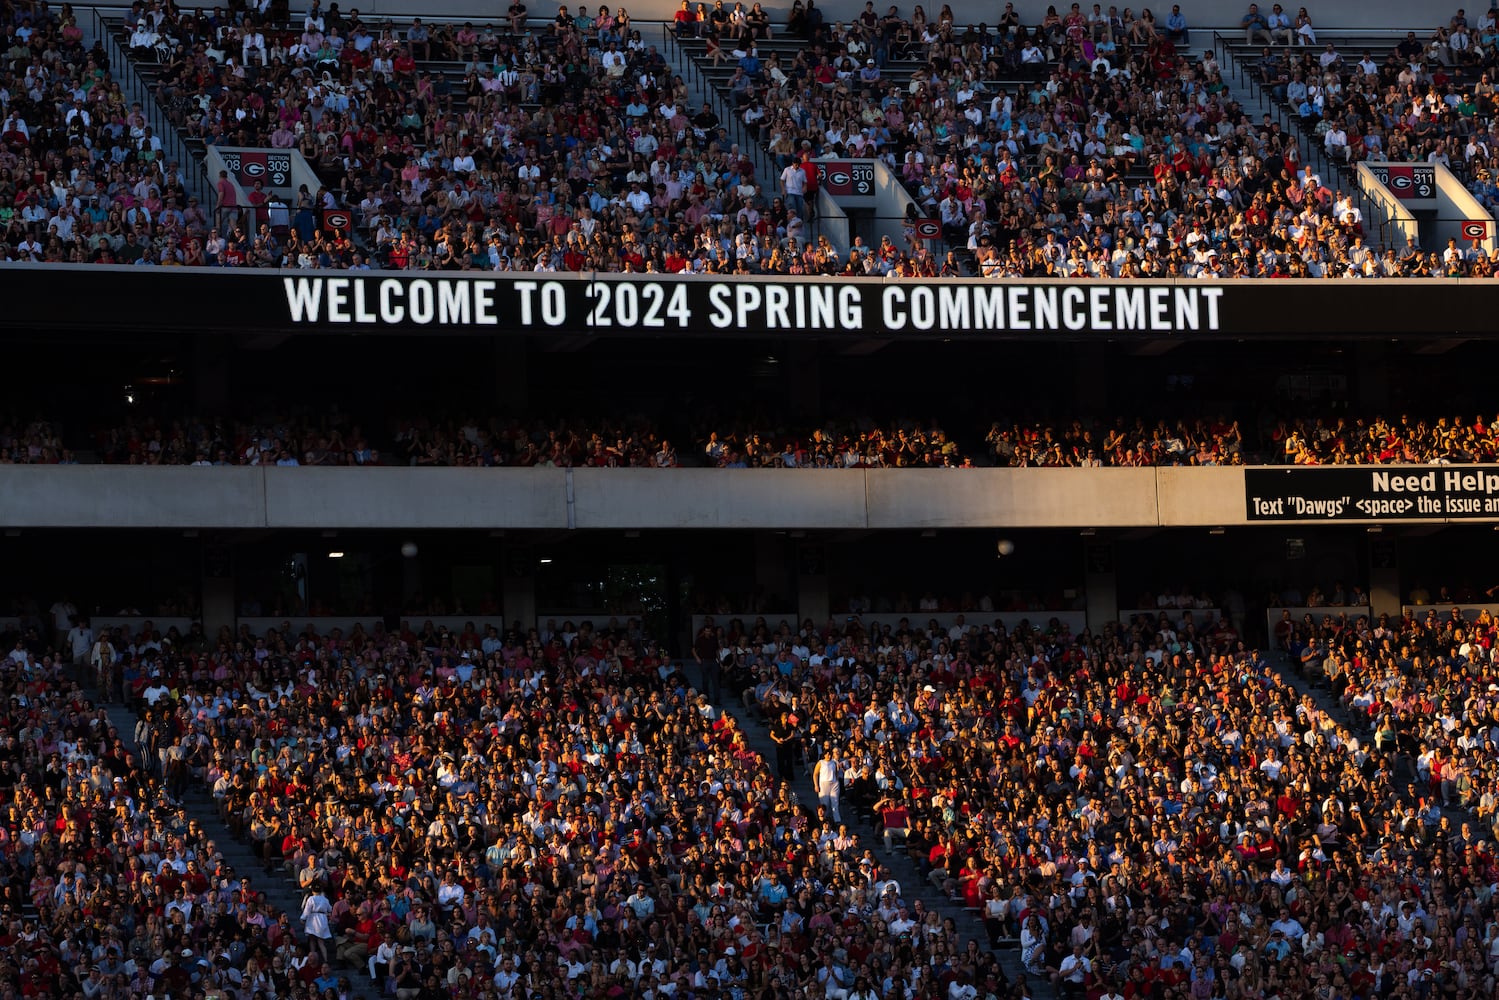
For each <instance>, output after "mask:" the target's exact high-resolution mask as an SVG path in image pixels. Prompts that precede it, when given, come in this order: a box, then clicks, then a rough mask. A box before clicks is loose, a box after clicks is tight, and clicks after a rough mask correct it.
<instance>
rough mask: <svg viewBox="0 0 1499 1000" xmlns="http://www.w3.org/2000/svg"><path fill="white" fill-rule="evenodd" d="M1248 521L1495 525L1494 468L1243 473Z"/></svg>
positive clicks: (1498, 504)
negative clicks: (1471, 522)
mask: <svg viewBox="0 0 1499 1000" xmlns="http://www.w3.org/2000/svg"><path fill="white" fill-rule="evenodd" d="M1244 493H1245V496H1244V514H1245V517H1246V518H1247V519H1248V520H1250V521H1402V520H1412V521H1442V520H1463V519H1478V520H1499V466H1496V465H1443V466H1421V465H1357V466H1336V467H1323V468H1295V469H1245V470H1244Z"/></svg>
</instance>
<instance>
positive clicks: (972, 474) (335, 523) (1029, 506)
mask: <svg viewBox="0 0 1499 1000" xmlns="http://www.w3.org/2000/svg"><path fill="white" fill-rule="evenodd" d="M1244 498H1245V488H1244V471H1243V470H1242V469H1235V468H1205V469H1198V468H1185V467H1183V468H1162V469H970V470H957V469H952V470H937V469H932V470H925V469H870V470H854V469H849V470H828V471H814V470H721V469H678V470H673V471H665V470H658V469H575V470H564V469H409V468H391V469H342V468H332V469H304V468H296V469H283V468H264V469H262V468H237V467H235V468H205V469H194V468H185V467H182V468H179V467H172V468H145V467H131V466H105V465H74V466H24V465H12V466H0V528H73V527H77V528H85V527H87V528H176V529H190V528H222V529H236V528H238V529H255V528H347V529H361V528H364V529H403V528H480V529H493V528H515V529H569V528H579V529H627V528H672V529H681V528H702V529H725V528H729V529H733V528H738V529H758V528H782V529H808V530H814V529H815V530H829V531H837V530H856V531H857V530H868V529H875V530H879V529H927V528H931V529H938V528H984V527H994V528H1100V527H1102V528H1131V527H1156V526H1168V527H1192V526H1196V527H1218V526H1223V527H1230V526H1234V525H1242V524H1245V523H1247V519H1246V518H1245V514H1244ZM1433 520H1435V521H1441V520H1442V519H1441V518H1435V519H1433ZM1287 523H1289V522H1287Z"/></svg>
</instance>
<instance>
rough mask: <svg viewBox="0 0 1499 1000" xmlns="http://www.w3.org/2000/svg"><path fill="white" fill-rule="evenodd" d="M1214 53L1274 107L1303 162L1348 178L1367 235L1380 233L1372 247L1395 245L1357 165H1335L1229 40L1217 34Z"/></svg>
mask: <svg viewBox="0 0 1499 1000" xmlns="http://www.w3.org/2000/svg"><path fill="white" fill-rule="evenodd" d="M1213 51H1214V52H1215V53H1216V54H1217V56H1218V62H1219V65H1220V66H1222V65H1228V66H1231V67H1232V71H1233V75H1234V80H1235V81H1236V82H1237V83H1238V84H1239V85H1240V86H1243V87H1246V88H1247V89H1248V90H1249V92H1250V93H1251V94H1253V95H1256V96H1258V97H1260V98H1261V99H1262V100H1263V101H1264V103H1265V104H1266V105H1267V106H1268V107H1269V108H1270V111H1271V114H1273V115H1274V116H1275V119H1276V121H1277V122H1278V123H1279V124H1280V127H1281V128H1282V129H1284V130H1285V131H1286V132H1288V133H1290V134H1291V135H1294V136H1296V145H1297V147H1298V148H1299V149H1300V150H1301V152H1302V156H1303V157H1304V159H1303V160H1302V162H1303V163H1310V164H1311V165H1312V167H1313V168H1314V169H1315V170H1316V171H1317V174H1318V176H1321V177H1324V178H1343V177H1345V176H1346V179H1347V180H1348V182H1349V183H1348V184H1346V185H1340V187H1342V188H1343V190H1344V192H1345V193H1347V194H1349V195H1350V196H1351V197H1352V198H1353V199H1354V200H1355V201H1356V202H1357V203H1358V208H1359V213H1360V214H1361V215H1362V217H1363V225H1364V230H1365V232H1366V234H1368V235H1370V236H1372V235H1373V233H1371V232H1370V230H1376V231H1377V232H1378V238H1377V239H1370V240H1369V241H1368V242H1369V243H1370V245H1371V246H1373V245H1377V246H1381V247H1383V246H1389V245H1391V244H1390V242H1389V230H1390V220H1389V218H1388V216H1386V215H1385V214H1384V211H1383V209H1382V208H1381V209H1380V212H1379V214H1378V216H1377V217H1376V215H1375V214H1374V213H1373V212H1371V211H1370V200H1369V199H1368V198H1366V197H1365V196H1364V192H1363V189H1362V188H1360V187H1359V185H1358V179H1357V176H1356V175H1355V172H1354V169H1353V164H1352V163H1351V162H1350V163H1347V164H1342V165H1339V164H1335V163H1333V162H1332V160H1331V159H1329V158H1328V156H1327V152H1326V150H1324V149H1323V147H1322V144H1321V143H1319V142H1316V141H1314V138H1313V136H1311V135H1309V134H1308V133H1307V131H1306V129H1304V128H1302V126H1301V122H1300V121H1299V120H1298V119H1297V118H1296V117H1295V116H1294V115H1292V114H1291V112H1290V109H1289V108H1288V107H1287V106H1286V104H1285V102H1284V101H1278V100H1276V99H1275V96H1274V95H1273V94H1271V93H1269V92H1268V90H1267V88H1266V87H1265V86H1264V84H1263V82H1262V81H1261V80H1259V79H1258V78H1257V77H1256V76H1255V74H1253V73H1251V72H1249V71H1248V70H1247V69H1246V68H1245V67H1244V65H1243V63H1241V62H1240V61H1239V60H1238V58H1236V57H1235V55H1234V52H1233V49H1232V48H1231V47H1230V45H1229V43H1228V41H1227V39H1225V38H1224V37H1223V35H1222V34H1220V33H1219V32H1217V31H1214V32H1213Z"/></svg>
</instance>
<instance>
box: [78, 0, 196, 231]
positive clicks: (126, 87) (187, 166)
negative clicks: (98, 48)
mask: <svg viewBox="0 0 1499 1000" xmlns="http://www.w3.org/2000/svg"><path fill="white" fill-rule="evenodd" d="M92 14H93V18H94V37H95V38H97V39H99V40H100V41H101V42H103V43H104V48H105V53H106V54H107V55H108V56H109V72H110V76H111V78H112V79H114V80H115V81H116V82H118V83H119V85H120V90H121V91H123V92H124V93H125V94H126V96H127V97H128V98H129V99H130V100H132V101H133V102H135V103H138V104H139V105H140V106H141V113H142V114H144V115H145V116H146V120H147V121H149V122H150V123H151V127H152V131H153V132H155V134H156V137H157V138H158V139H160V140H161V144H162V146H163V148H164V150H165V152H166V153H167V157H168V159H170V160H175V161H177V166H178V168H179V169H180V170H181V172H182V177H183V180H184V183H185V186H186V188H187V193H188V194H189V195H190V196H192V197H194V198H197V199H198V203H199V204H200V205H207V204H209V198H208V191H209V186H208V167H207V165H206V164H205V163H204V162H203V160H202V159H201V158H199V157H198V156H196V155H195V154H194V153H193V152H192V151H191V150H189V149H188V148H187V144H186V143H185V142H183V140H182V133H181V132H180V131H179V130H178V128H177V126H176V125H175V124H174V123H173V122H172V121H171V120H170V119H169V118H168V117H167V115H166V109H164V108H163V107H162V106H161V105H160V103H158V101H157V100H156V94H155V93H154V92H153V91H152V90H151V88H150V87H148V86H147V85H146V82H145V81H144V80H142V79H141V76H140V74H139V73H137V72H136V70H135V67H134V66H133V65H132V64H131V62H130V57H129V54H128V53H127V52H126V51H125V49H124V46H122V45H121V44H120V40H119V38H118V36H116V35H115V33H114V31H113V30H112V29H111V26H110V24H109V22H107V21H105V20H104V17H103V16H102V15H101V14H100V13H99V10H98V8H95V9H93V11H92Z"/></svg>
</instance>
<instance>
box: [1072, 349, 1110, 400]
mask: <svg viewBox="0 0 1499 1000" xmlns="http://www.w3.org/2000/svg"><path fill="white" fill-rule="evenodd" d="M1079 353H1080V354H1081V356H1080V357H1078V358H1076V359H1074V361H1073V362H1072V363H1071V368H1072V398H1073V399H1077V400H1081V401H1082V405H1083V410H1084V412H1087V413H1107V412H1109V410H1108V406H1109V365H1108V362H1107V361H1106V360H1105V358H1104V356H1103V354H1102V352H1098V351H1082V352H1079Z"/></svg>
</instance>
